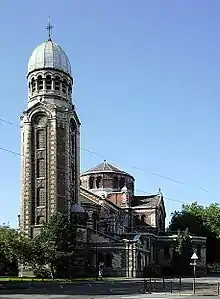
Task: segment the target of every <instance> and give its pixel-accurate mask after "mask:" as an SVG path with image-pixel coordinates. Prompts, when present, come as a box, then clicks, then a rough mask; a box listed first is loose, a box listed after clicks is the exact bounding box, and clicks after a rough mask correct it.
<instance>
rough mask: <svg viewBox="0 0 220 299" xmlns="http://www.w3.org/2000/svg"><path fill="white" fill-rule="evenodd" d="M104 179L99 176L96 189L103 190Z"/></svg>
mask: <svg viewBox="0 0 220 299" xmlns="http://www.w3.org/2000/svg"><path fill="white" fill-rule="evenodd" d="M101 182H102V177H100V176H98V177H97V179H96V188H97V189H99V188H101Z"/></svg>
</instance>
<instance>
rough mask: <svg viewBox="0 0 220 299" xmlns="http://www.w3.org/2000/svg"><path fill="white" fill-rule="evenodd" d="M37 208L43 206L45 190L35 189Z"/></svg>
mask: <svg viewBox="0 0 220 299" xmlns="http://www.w3.org/2000/svg"><path fill="white" fill-rule="evenodd" d="M36 204H37V207H41V206H45V190H44V188H38V189H37V202H36Z"/></svg>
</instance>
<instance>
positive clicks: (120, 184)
mask: <svg viewBox="0 0 220 299" xmlns="http://www.w3.org/2000/svg"><path fill="white" fill-rule="evenodd" d="M124 186H125V179H124V178H123V177H121V178H120V181H119V187H120V189H122V188H123V187H124Z"/></svg>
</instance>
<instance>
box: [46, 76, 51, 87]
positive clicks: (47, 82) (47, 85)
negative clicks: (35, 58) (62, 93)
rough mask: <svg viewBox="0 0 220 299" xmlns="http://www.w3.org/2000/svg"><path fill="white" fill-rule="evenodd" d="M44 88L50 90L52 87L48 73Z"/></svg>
mask: <svg viewBox="0 0 220 299" xmlns="http://www.w3.org/2000/svg"><path fill="white" fill-rule="evenodd" d="M46 89H47V90H51V89H52V79H51V76H50V75H47V76H46Z"/></svg>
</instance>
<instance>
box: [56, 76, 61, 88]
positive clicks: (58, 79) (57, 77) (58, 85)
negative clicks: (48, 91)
mask: <svg viewBox="0 0 220 299" xmlns="http://www.w3.org/2000/svg"><path fill="white" fill-rule="evenodd" d="M55 90H56V91H60V77H59V76H56V77H55Z"/></svg>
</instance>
